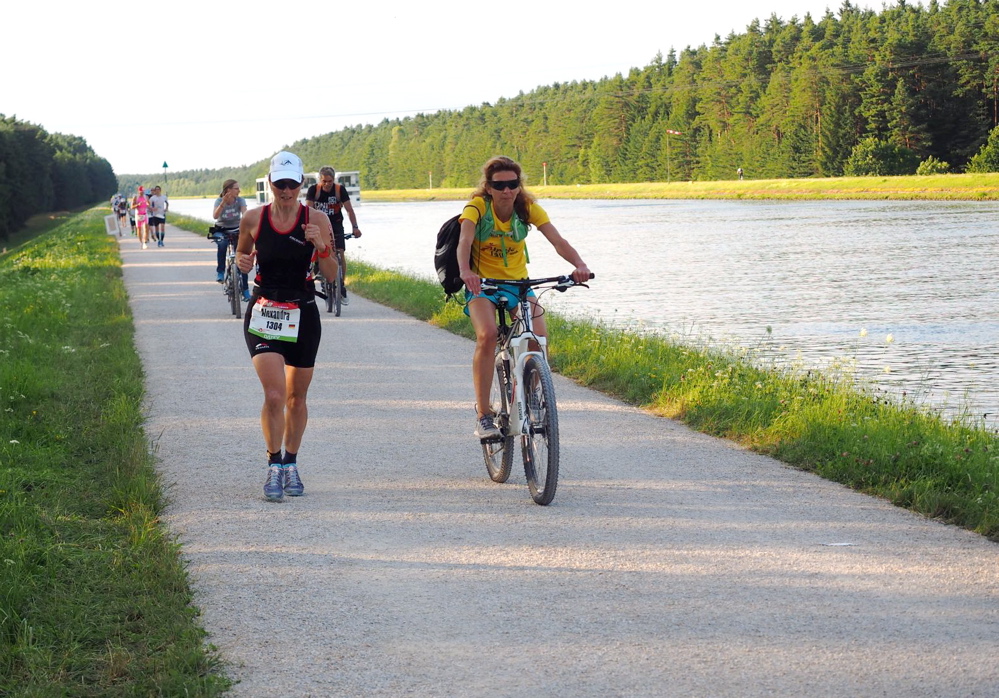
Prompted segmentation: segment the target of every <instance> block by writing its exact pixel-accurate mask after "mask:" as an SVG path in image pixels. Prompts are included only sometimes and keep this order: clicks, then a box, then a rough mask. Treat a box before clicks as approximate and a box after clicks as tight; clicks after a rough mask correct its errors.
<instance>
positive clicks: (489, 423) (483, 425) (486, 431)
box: [475, 414, 500, 441]
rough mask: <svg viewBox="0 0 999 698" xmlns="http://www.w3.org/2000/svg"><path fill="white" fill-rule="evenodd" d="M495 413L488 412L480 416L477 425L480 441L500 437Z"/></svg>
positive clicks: (477, 434)
mask: <svg viewBox="0 0 999 698" xmlns="http://www.w3.org/2000/svg"><path fill="white" fill-rule="evenodd" d="M494 418H495V415H491V414H486V415H482V416H481V417H479V421H478V422H477V423H476V425H475V435H476V436H477V437H479V440H480V441H486V440H487V439H498V438H499V437H500V430H499V428H498V427H497V426H496V422H495V419H494Z"/></svg>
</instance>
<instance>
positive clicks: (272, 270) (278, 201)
mask: <svg viewBox="0 0 999 698" xmlns="http://www.w3.org/2000/svg"><path fill="white" fill-rule="evenodd" d="M304 179H305V177H304V171H303V169H302V161H301V159H299V157H298V156H297V155H295V154H293V153H289V152H285V151H282V152H280V153H278V154H277V155H275V156H274V157H273V158H272V159H271V167H270V174H269V175H268V181H269V184H270V187H271V193H272V194H273V203H271V204H268V205H266V206H262V207H259V208H255V209H253V210H252V211H249V212H247V213H246V214H245V215H244V216H243V217H242V220H241V221H240V225H239V243H238V244H237V246H236V255H237V257H236V263H237V264H238V265H239V268H240V270H241V271H243V272H244V273H248V272H249V271H250V270H251V269H252V268H253V265H254V263H256V265H257V275H256V277H255V278H254V283H255V287H254V290H253V297H252V299H251V302H250V303H249V305H248V307H247V309H246V316H245V317H244V319H243V335H244V338H245V340H246V347H247V349H249V351H250V356H251V357H252V359H253V367H254V368H255V369H256V371H257V377H258V378H259V379H260V384H261V385H262V386H263V388H264V405H263V408H262V409H261V411H260V425H261V428H262V429H263V434H264V444H265V445H266V447H267V466H268V472H267V480H266V481H265V483H264V497H266V498H267V499H268V500H270V501H281V500H282V499H283V498H284V495H288V496H291V497H297V496H299V495H301V494H303V493H304V491H305V487H304V486H303V485H302V480H301V478H300V477H299V473H298V452H299V448H300V447H301V445H302V435H303V434H304V433H305V427H306V424H307V422H308V420H309V410H308V407H307V405H306V396H307V395H308V392H309V384H310V383H311V382H312V374H313V371H314V367H315V365H316V353H317V352H318V351H319V340H320V338H321V335H322V325H321V324H320V320H319V309H318V308H317V307H316V299H315V287H314V286H313V284H312V283H311V282H310V281H308V278H309V267H310V265H311V263H312V260H313V259H317V260H318V262H319V267H320V269H321V270H322V272H323V274H325V275H326V278H328V279H332V278H335V277H336V273H337V262H336V255H334V254H333V230H332V229H331V227H330V222H329V218H327V217H326V216H325V215H322V214H319V213H317V212H315V211H313V210H312V209H311V208H309V207H308V206H303V205H302V204H301V203H299V201H298V193H299V191H300V190H301V188H302V183H303V181H304ZM310 214H311V215H310ZM282 447H283V448H284V453H283V454H282Z"/></svg>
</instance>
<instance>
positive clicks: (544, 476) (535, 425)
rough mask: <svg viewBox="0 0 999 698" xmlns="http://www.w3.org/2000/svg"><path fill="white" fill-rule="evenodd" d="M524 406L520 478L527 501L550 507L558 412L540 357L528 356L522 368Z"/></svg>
mask: <svg viewBox="0 0 999 698" xmlns="http://www.w3.org/2000/svg"><path fill="white" fill-rule="evenodd" d="M524 402H525V406H526V408H527V423H526V424H525V425H524V431H525V433H524V435H523V436H522V437H521V439H522V452H523V456H524V475H525V476H526V477H527V486H528V487H529V488H530V490H531V498H532V499H534V501H535V502H537V503H538V504H550V503H551V501H552V499H554V498H555V489H556V488H557V487H558V408H557V407H556V405H555V385H554V384H553V383H552V372H551V369H550V368H549V367H548V363H547V362H546V361H544V359H542V358H541V357H540V356H528V357H527V362H526V363H525V364H524Z"/></svg>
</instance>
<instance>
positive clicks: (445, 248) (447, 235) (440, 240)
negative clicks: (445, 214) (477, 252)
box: [434, 214, 472, 298]
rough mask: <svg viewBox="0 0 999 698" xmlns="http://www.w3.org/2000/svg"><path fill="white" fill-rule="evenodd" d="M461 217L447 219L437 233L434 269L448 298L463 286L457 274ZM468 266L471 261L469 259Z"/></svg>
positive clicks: (463, 283)
mask: <svg viewBox="0 0 999 698" xmlns="http://www.w3.org/2000/svg"><path fill="white" fill-rule="evenodd" d="M459 218H461V215H460V214H459V215H457V216H454V217H453V218H448V219H447V221H446V222H445V223H444V225H442V226H441V229H440V232H438V233H437V249H436V251H434V267H435V268H436V269H437V278H438V279H440V282H441V287H442V288H443V289H444V293H446V294H447V295H448V298H450V297H451V296H453V295H454V294H456V293H458V292H459V291H460V290H461V289H462V288H463V287H464V285H465V282H463V281H462V280H461V276H460V275H459V274H458V238H459V237H461V223H460V222H459V221H458V219H459ZM468 261H469V264H471V262H472V260H471V259H469V260H468Z"/></svg>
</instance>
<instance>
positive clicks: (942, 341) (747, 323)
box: [171, 201, 999, 426]
mask: <svg viewBox="0 0 999 698" xmlns="http://www.w3.org/2000/svg"><path fill="white" fill-rule="evenodd" d="M194 203H201V208H202V209H207V208H210V205H211V202H203V203H202V202H172V203H171V206H172V208H173V209H174V210H180V211H181V212H185V211H184V210H182V209H181V205H183V206H185V207H186V206H187V205H188V204H194ZM178 204H181V205H178ZM543 205H544V206H545V208H546V209H547V210H548V211H549V213H550V214H551V216H552V220H553V222H554V223H555V225H556V226H557V227H558V228H559V230H561V231H562V232H563V233H564V234H565V235H566V237H568V238H569V239H570V240H571V241H572V243H573V244H574V245H575V246H576V248H577V249H579V250H580V252H581V253H582V255H583V257H584V259H586V260H587V263H588V264H589V265H590V267H591V268H592V269H593V270H594V271H595V272H596V273H597V275H598V279H597V280H596V281H595V282H594V283H593V285H592V288H591V289H590V290H589V291H587V290H581V291H580V292H578V293H575V292H571V293H566V294H564V295H561V294H549V295H548V296H547V297H546V301H547V304H548V305H550V306H552V307H554V308H557V309H559V310H560V311H562V312H564V313H566V314H569V315H573V314H578V315H585V316H588V317H598V318H600V319H602V320H603V321H605V322H607V323H609V324H612V325H615V326H620V327H624V328H628V329H632V330H655V331H664V332H669V333H673V334H679V335H682V336H683V337H685V338H686V340H687V341H691V342H696V343H702V344H703V343H708V344H737V345H741V346H757V345H759V344H760V343H761V342H764V341H768V342H769V344H768V346H769V348H770V350H771V351H773V352H777V353H778V354H779V355H780V356H783V357H786V360H793V359H794V358H795V357H796V356H798V355H799V354H800V357H801V359H802V360H803V361H804V362H806V363H807V364H808V365H815V366H828V365H829V364H830V363H831V362H834V361H842V360H844V359H846V360H851V359H855V361H856V364H857V366H858V368H859V371H860V372H861V374H862V375H864V376H867V377H870V378H872V379H874V380H876V381H877V382H878V383H879V384H880V385H883V386H885V387H887V388H889V389H891V390H893V391H895V392H902V391H905V392H906V393H907V394H908V395H910V396H916V397H918V398H919V399H920V400H923V401H926V402H928V403H930V404H933V405H936V406H942V407H946V408H947V409H948V410H949V411H951V412H953V411H954V410H956V409H958V408H960V407H962V406H965V402H966V398H967V405H966V406H967V407H968V409H969V410H970V411H971V412H972V413H973V414H976V415H983V414H985V413H988V414H989V422H990V424H991V425H993V426H994V425H997V424H999V420H997V419H996V415H997V413H999V387H997V386H999V359H997V353H996V350H995V346H996V344H997V340H999V278H997V275H996V274H995V271H994V268H995V266H996V261H995V260H996V253H997V244H999V234H997V232H996V221H997V218H999V216H997V214H999V205H997V204H995V203H976V202H955V203H936V202H868V201H828V202H750V201H545V202H543ZM461 206H462V204H461V202H429V203H406V204H372V203H365V204H363V206H359V207H358V209H357V210H358V218H359V222H360V225H361V228H362V230H363V231H364V233H365V236H364V237H363V238H362V239H361V240H359V241H353V240H351V241H349V242H348V255H355V256H356V257H357V258H360V259H364V260H366V261H369V262H372V263H374V264H378V265H380V266H385V267H388V268H393V269H400V270H403V271H407V272H410V273H416V274H419V275H421V276H426V277H433V276H434V270H433V264H432V256H433V252H432V251H433V247H434V240H435V237H436V233H437V230H438V228H439V227H440V224H441V223H442V222H443V221H444V220H445V219H447V218H448V217H449V216H451V215H453V214H454V213H457V212H458V211H460V209H461ZM190 215H199V216H200V217H202V218H207V215H208V214H207V213H205V214H196V213H191V214H190ZM529 253H530V257H531V269H532V272H534V273H535V274H538V275H548V274H555V273H561V272H563V271H567V268H568V265H567V264H566V263H565V262H564V261H562V260H561V259H560V258H558V256H557V255H555V253H554V251H553V250H552V248H551V246H550V245H548V244H547V243H546V242H545V241H544V240H543V239H541V238H540V236H538V237H537V238H536V239H532V240H531V241H530V243H529ZM768 327H769V328H771V332H770V333H767V328H768ZM861 330H866V336H864V337H861ZM889 334H891V335H892V336H893V339H894V341H893V342H891V343H887V342H886V341H885V338H886V337H887V336H888V335H889ZM781 349H783V350H782V351H781Z"/></svg>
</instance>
